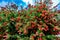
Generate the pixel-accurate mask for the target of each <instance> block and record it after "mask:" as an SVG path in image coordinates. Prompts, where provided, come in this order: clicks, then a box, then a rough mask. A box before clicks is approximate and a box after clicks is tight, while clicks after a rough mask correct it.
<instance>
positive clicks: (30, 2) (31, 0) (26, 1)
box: [23, 0, 34, 5]
mask: <svg viewBox="0 0 60 40" xmlns="http://www.w3.org/2000/svg"><path fill="white" fill-rule="evenodd" d="M23 2H25V3H26V4H27V5H28V3H29V4H31V5H34V0H23Z"/></svg>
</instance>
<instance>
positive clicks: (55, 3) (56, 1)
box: [51, 0, 60, 8]
mask: <svg viewBox="0 0 60 40" xmlns="http://www.w3.org/2000/svg"><path fill="white" fill-rule="evenodd" d="M52 2H53V4H52V7H51V8H53V7H54V6H56V5H57V4H58V3H59V2H60V1H59V0H52Z"/></svg>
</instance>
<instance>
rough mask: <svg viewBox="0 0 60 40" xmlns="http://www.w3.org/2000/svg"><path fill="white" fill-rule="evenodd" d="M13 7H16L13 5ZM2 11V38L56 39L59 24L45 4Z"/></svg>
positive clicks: (0, 31)
mask: <svg viewBox="0 0 60 40" xmlns="http://www.w3.org/2000/svg"><path fill="white" fill-rule="evenodd" d="M13 7H15V6H14V5H13ZM28 7H29V8H28V9H27V10H26V9H23V10H19V11H17V10H8V9H6V8H4V9H3V10H1V12H0V40H25V39H26V40H55V35H56V34H58V32H59V25H57V20H56V19H54V17H55V16H56V15H57V14H55V13H52V12H50V11H49V10H48V8H47V6H46V5H45V4H42V3H39V5H38V6H31V5H30V4H29V5H28Z"/></svg>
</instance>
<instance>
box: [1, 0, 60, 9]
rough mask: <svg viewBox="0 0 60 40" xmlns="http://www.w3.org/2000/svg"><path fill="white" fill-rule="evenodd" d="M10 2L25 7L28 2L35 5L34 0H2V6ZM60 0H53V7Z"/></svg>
mask: <svg viewBox="0 0 60 40" xmlns="http://www.w3.org/2000/svg"><path fill="white" fill-rule="evenodd" d="M8 2H13V3H15V4H16V5H18V6H20V5H22V6H23V7H26V6H27V5H28V2H29V3H30V4H31V5H34V0H0V6H3V7H4V6H5V5H7V4H8ZM59 2H60V1H59V0H53V4H52V7H51V8H53V7H54V6H55V5H57V4H58V3H59ZM59 8H60V6H58V7H57V9H59Z"/></svg>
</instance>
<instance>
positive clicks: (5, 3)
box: [0, 1, 8, 7]
mask: <svg viewBox="0 0 60 40" xmlns="http://www.w3.org/2000/svg"><path fill="white" fill-rule="evenodd" d="M7 3H8V2H5V1H2V2H1V3H0V6H1V7H5V5H7Z"/></svg>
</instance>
